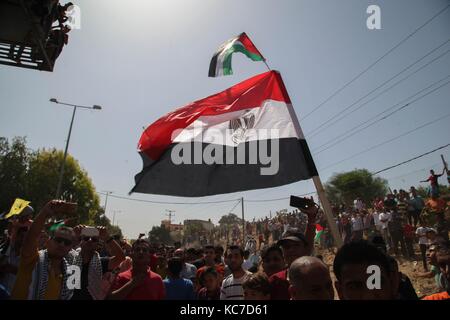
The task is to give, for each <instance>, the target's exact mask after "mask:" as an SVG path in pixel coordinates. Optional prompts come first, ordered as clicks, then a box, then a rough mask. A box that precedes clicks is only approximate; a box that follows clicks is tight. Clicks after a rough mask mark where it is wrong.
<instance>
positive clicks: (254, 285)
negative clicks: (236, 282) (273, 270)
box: [242, 273, 270, 295]
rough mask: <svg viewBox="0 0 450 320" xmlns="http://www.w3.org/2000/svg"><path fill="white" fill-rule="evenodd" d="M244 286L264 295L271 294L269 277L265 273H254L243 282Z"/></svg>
mask: <svg viewBox="0 0 450 320" xmlns="http://www.w3.org/2000/svg"><path fill="white" fill-rule="evenodd" d="M242 288H243V289H244V290H245V289H250V290H255V291H258V292H261V293H262V294H264V295H270V284H269V278H268V277H267V276H266V275H265V274H264V273H254V274H252V275H250V276H248V277H247V279H246V280H245V281H244V282H243V283H242Z"/></svg>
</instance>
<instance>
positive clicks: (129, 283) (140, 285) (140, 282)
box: [109, 239, 165, 300]
mask: <svg viewBox="0 0 450 320" xmlns="http://www.w3.org/2000/svg"><path fill="white" fill-rule="evenodd" d="M149 251H150V245H149V243H148V242H147V241H145V240H144V239H139V240H136V242H135V243H133V247H132V254H131V258H132V259H133V267H132V268H131V269H129V270H127V271H125V272H122V273H120V274H119V275H118V276H117V278H116V280H115V282H114V284H113V285H112V288H111V294H110V295H109V298H110V299H113V300H162V299H164V297H165V290H164V284H163V281H162V279H161V277H160V276H159V275H158V274H156V273H154V272H153V271H151V270H150V255H149Z"/></svg>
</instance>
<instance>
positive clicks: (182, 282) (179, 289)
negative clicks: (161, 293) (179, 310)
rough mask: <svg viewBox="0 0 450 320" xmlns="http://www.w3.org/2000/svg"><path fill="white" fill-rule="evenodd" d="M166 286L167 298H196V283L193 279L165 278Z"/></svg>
mask: <svg viewBox="0 0 450 320" xmlns="http://www.w3.org/2000/svg"><path fill="white" fill-rule="evenodd" d="M163 282H164V286H165V287H166V300H195V298H196V297H195V293H194V285H193V284H192V281H191V280H188V279H184V278H180V279H169V278H167V279H164V281H163Z"/></svg>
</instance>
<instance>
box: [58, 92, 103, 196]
mask: <svg viewBox="0 0 450 320" xmlns="http://www.w3.org/2000/svg"><path fill="white" fill-rule="evenodd" d="M50 102H53V103H57V104H62V105H65V106H70V107H73V112H72V120H71V121H70V127H69V134H68V136H67V141H66V148H65V149H64V158H63V162H62V164H61V170H60V171H59V179H58V187H57V189H56V197H55V199H59V197H60V196H61V188H62V182H63V176H64V169H65V165H66V158H67V150H68V149H69V141H70V135H71V134H72V126H73V121H74V119H75V113H76V111H77V108H83V109H91V110H101V109H102V107H101V106H99V105H93V106H92V107H86V106H79V105H75V104H70V103H64V102H60V101H58V100H57V99H55V98H51V99H50Z"/></svg>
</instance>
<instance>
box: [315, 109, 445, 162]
mask: <svg viewBox="0 0 450 320" xmlns="http://www.w3.org/2000/svg"><path fill="white" fill-rule="evenodd" d="M448 117H450V113H448V114H446V115H445V116H443V117H439V118H437V119H435V120H432V121H429V122H427V123H424V124H423V125H420V126H418V127H416V128H414V129H412V130H409V131H407V132H405V133H402V134H400V135H398V136H395V137H394V138H391V139H389V140H386V141H384V142H381V143H379V144H376V145H374V146H372V147H370V148H367V149H365V150H363V151H360V152H358V153H355V154H353V155H351V156H350V157H348V158H345V159H342V160H340V161H337V162H334V163H332V164H330V165H328V166H326V167H325V168H321V169H320V170H326V169H328V168H331V167H334V166H335V165H337V164H340V163H342V162H345V161H347V160H350V159H353V158H354V157H356V156H359V155H361V154H364V153H366V152H369V151H372V150H373V149H376V148H378V147H381V146H383V145H385V144H387V143H389V142H392V141H394V140H397V139H399V138H402V137H404V136H407V135H408V134H411V133H413V132H415V131H417V130H420V129H422V128H425V127H427V126H429V125H432V124H434V123H436V122H438V121H441V120H444V119H446V118H448Z"/></svg>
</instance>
